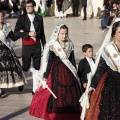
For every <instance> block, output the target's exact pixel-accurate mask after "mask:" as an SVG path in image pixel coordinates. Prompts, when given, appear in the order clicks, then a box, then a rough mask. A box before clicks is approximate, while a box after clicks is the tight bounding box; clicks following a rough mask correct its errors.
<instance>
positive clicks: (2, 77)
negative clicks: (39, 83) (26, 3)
mask: <svg viewBox="0 0 120 120" xmlns="http://www.w3.org/2000/svg"><path fill="white" fill-rule="evenodd" d="M3 21H4V14H3V12H2V11H0V88H12V87H18V86H19V87H20V90H22V89H21V86H23V85H24V82H23V80H24V75H23V73H22V69H21V65H20V62H19V60H18V59H17V57H16V55H15V53H14V51H13V49H12V47H11V42H10V41H11V40H13V41H16V40H17V39H18V37H16V36H15V35H14V34H13V31H12V28H11V26H10V24H9V23H4V22H3ZM9 38H10V39H11V40H10V39H9ZM3 96H4V92H3V91H2V90H1V89H0V97H3Z"/></svg>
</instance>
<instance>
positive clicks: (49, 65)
mask: <svg viewBox="0 0 120 120" xmlns="http://www.w3.org/2000/svg"><path fill="white" fill-rule="evenodd" d="M40 74H41V76H42V77H43V80H44V81H46V82H47V84H48V87H49V88H50V89H51V90H52V91H53V93H54V94H55V95H56V96H57V98H56V99H55V98H54V97H53V96H52V95H51V94H50V92H49V91H48V90H47V89H43V87H42V86H41V87H40V88H39V90H38V91H36V92H35V94H34V96H33V99H32V103H31V106H30V111H29V114H30V115H32V116H35V117H38V118H43V119H44V120H73V119H74V120H79V119H80V112H81V107H80V104H79V98H80V96H81V94H82V92H81V87H80V81H79V78H78V76H77V72H76V64H75V57H74V47H73V43H72V42H71V40H70V39H69V37H68V27H67V26H66V25H64V24H61V25H58V26H57V27H56V28H55V30H54V32H53V35H52V36H51V39H50V42H48V43H47V44H46V47H45V49H44V53H43V62H42V64H41V70H40Z"/></svg>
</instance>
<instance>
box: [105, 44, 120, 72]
mask: <svg viewBox="0 0 120 120" xmlns="http://www.w3.org/2000/svg"><path fill="white" fill-rule="evenodd" d="M105 48H106V50H107V52H108V54H109V56H110V59H111V60H112V62H113V64H114V66H115V68H116V70H117V71H118V72H120V54H119V52H118V50H117V48H116V46H115V45H114V44H113V43H112V44H109V45H107V46H106V47H105Z"/></svg>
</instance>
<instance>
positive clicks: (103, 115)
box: [86, 18, 120, 120]
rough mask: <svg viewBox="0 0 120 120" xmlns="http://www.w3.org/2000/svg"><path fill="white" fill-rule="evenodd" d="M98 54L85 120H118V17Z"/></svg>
mask: <svg viewBox="0 0 120 120" xmlns="http://www.w3.org/2000/svg"><path fill="white" fill-rule="evenodd" d="M98 54H100V56H101V58H100V61H99V64H98V67H97V70H96V72H95V75H94V77H93V79H92V82H91V86H90V87H89V92H90V91H92V90H93V89H95V91H94V92H92V95H91V98H90V108H89V109H88V111H87V114H86V120H120V18H117V19H115V22H114V24H113V25H112V26H111V27H110V28H109V31H108V33H107V35H106V37H105V40H104V42H103V45H102V47H101V49H100V51H99V53H98Z"/></svg>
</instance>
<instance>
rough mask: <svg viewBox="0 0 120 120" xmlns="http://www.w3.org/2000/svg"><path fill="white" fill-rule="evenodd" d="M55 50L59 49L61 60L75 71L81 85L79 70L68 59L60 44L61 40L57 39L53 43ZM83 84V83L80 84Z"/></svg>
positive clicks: (74, 73)
mask: <svg viewBox="0 0 120 120" xmlns="http://www.w3.org/2000/svg"><path fill="white" fill-rule="evenodd" d="M53 47H54V50H55V51H57V54H58V56H59V58H60V59H61V61H62V62H63V63H64V64H65V65H66V66H67V67H68V68H69V70H70V71H71V72H72V73H73V75H74V76H75V78H76V79H77V81H78V83H79V85H80V80H79V77H78V75H77V71H76V69H75V67H74V66H73V65H72V63H71V62H70V61H69V60H68V58H67V56H66V54H65V52H64V50H63V49H62V47H61V46H60V44H59V42H58V41H56V42H55V43H54V44H53ZM80 86H81V85H80Z"/></svg>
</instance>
